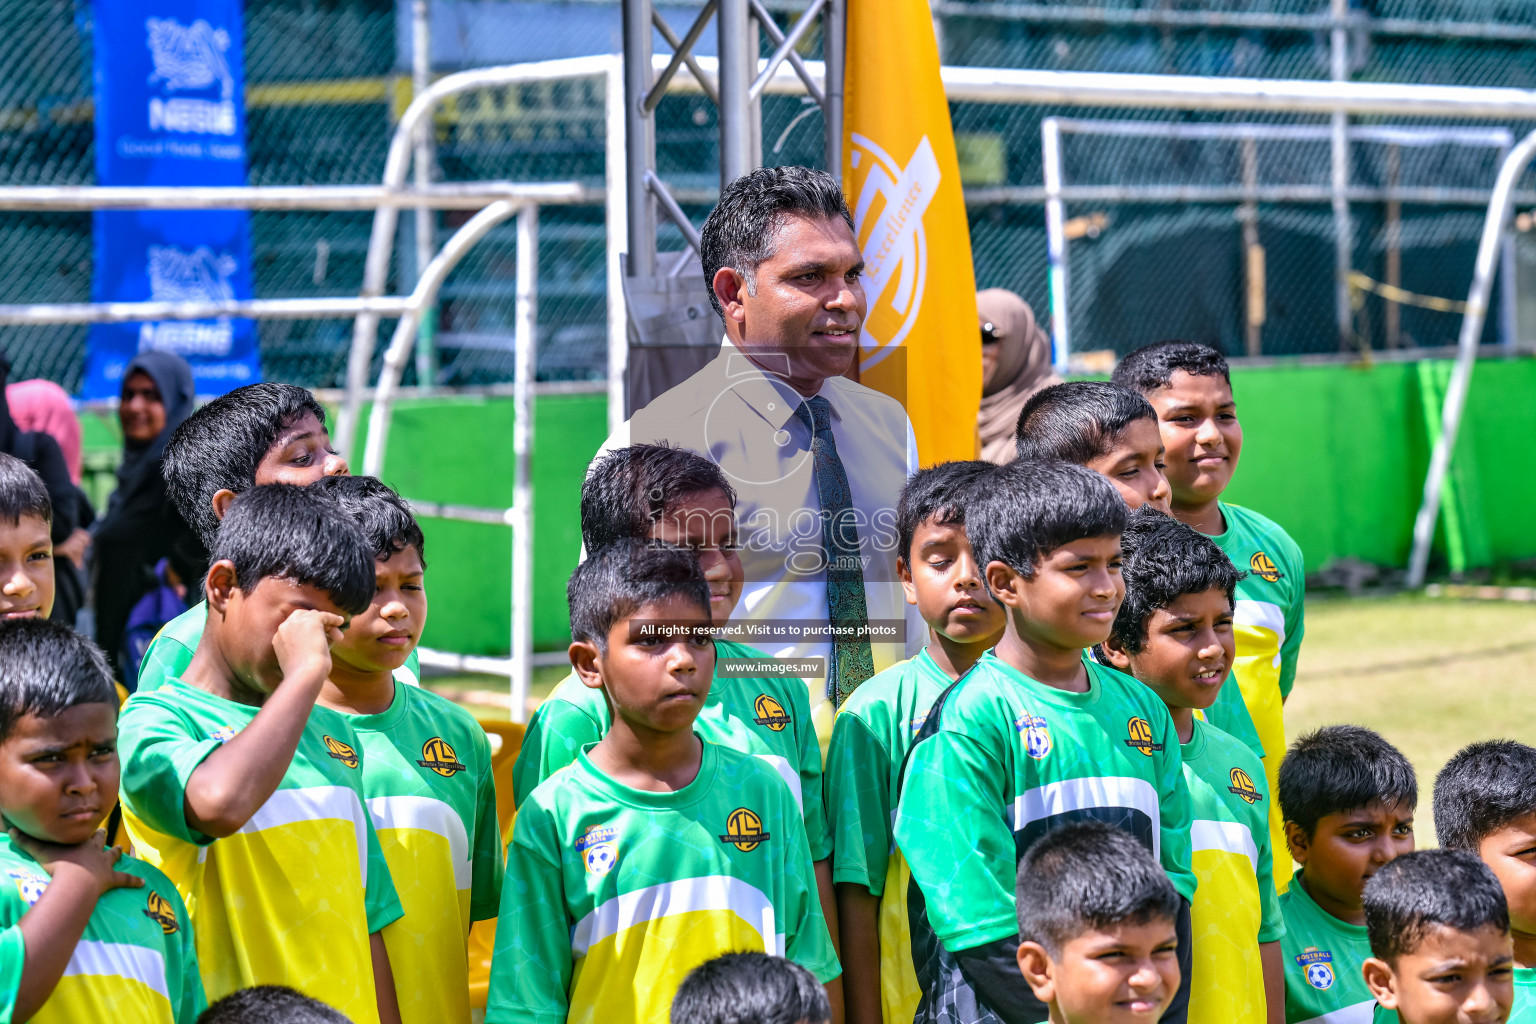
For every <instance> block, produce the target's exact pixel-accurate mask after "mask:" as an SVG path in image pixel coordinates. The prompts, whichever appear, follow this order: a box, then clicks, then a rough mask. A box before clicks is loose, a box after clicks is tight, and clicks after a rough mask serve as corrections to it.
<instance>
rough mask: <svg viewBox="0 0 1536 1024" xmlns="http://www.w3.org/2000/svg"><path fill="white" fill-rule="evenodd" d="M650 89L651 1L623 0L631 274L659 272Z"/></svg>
mask: <svg viewBox="0 0 1536 1024" xmlns="http://www.w3.org/2000/svg"><path fill="white" fill-rule="evenodd" d="M650 91H651V0H624V194H625V197H626V199H627V201H628V206H629V218H628V220H629V225H628V226H629V276H630V277H649V276H651V275H652V274H654V273H656V204H655V203H654V202H653V201H652V199H651V195H650V193H649V192H648V191H646V188H645V174H646V172H647V171H649V170H650V169H651V168H653V167H655V166H656V121H655V119H654V118H653V117H651V116H650V111H648V110H647V109H646V105H647V104H646V96H647V94H648V93H649V92H650Z"/></svg>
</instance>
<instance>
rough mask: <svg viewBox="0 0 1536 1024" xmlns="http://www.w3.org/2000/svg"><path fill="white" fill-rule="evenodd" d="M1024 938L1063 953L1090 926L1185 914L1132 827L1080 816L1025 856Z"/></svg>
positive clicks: (1020, 895) (1021, 889)
mask: <svg viewBox="0 0 1536 1024" xmlns="http://www.w3.org/2000/svg"><path fill="white" fill-rule="evenodd" d="M1016 895H1017V904H1018V915H1019V941H1020V942H1038V943H1040V945H1042V946H1044V947H1045V950H1046V952H1048V953H1050V954H1051V956H1053V957H1056V956H1060V955H1061V950H1062V947H1063V946H1065V945H1066V944H1067V943H1068V942H1070V941H1071V940H1072V939H1074V938H1076V937H1077V936H1079V935H1081V934H1082V933H1083V932H1085V931H1090V930H1101V929H1105V928H1110V927H1113V926H1114V925H1117V924H1125V923H1129V924H1133V925H1138V924H1146V923H1148V922H1149V921H1153V920H1161V919H1167V920H1168V921H1170V922H1172V921H1174V920H1175V918H1176V915H1177V914H1178V912H1179V894H1178V892H1177V891H1175V889H1174V888H1173V883H1172V882H1170V881H1168V875H1167V873H1166V872H1164V871H1163V869H1162V867H1161V866H1160V865H1159V864H1158V863H1157V861H1155V860H1153V859H1152V854H1151V853H1149V852H1148V851H1147V848H1146V847H1145V846H1142V845H1141V843H1139V842H1137V841H1136V840H1135V839H1134V838H1133V837H1132V836H1131V834H1130V833H1129V832H1126V831H1124V830H1122V829H1119V828H1116V827H1115V826H1113V825H1110V824H1107V823H1105V822H1102V821H1093V820H1088V821H1079V822H1074V823H1072V824H1070V825H1064V826H1062V827H1061V828H1058V829H1054V830H1052V831H1050V832H1047V833H1046V834H1045V835H1044V836H1043V837H1041V838H1040V839H1039V840H1037V841H1036V842H1035V843H1034V845H1032V846H1031V847H1030V848H1029V849H1028V850H1026V851H1025V853H1024V856H1023V857H1021V858H1020V859H1019V874H1018V889H1017V894H1016Z"/></svg>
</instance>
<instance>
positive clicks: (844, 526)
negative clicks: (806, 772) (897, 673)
mask: <svg viewBox="0 0 1536 1024" xmlns="http://www.w3.org/2000/svg"><path fill="white" fill-rule="evenodd" d="M795 414H796V415H797V416H799V417H800V420H801V422H802V423H804V424H805V425H806V426H807V427H809V428H810V431H811V458H812V459H813V460H814V465H815V472H816V498H817V500H818V501H819V502H820V503H821V550H822V554H823V555H824V556H825V557H826V562H827V612H828V618H829V620H830V621H831V624H832V625H833V626H834V627H844V628H848V629H852V630H857V632H856V633H847V634H842V635H840V636H838V637H836V638H834V640H833V641H832V658H831V660H830V662H829V663H828V664H827V697H828V699H830V700H831V701H832V705H833V707H840V706H842V703H843V701H844V700H846V699H847V697H848V695H849V694H850V693H852V692H853V691H854V689H855V688H857V687H858V685H859V684H860V683H862V682H863V681H864V680H866V679H868V678H869V677H870V676H872V675H874V674H875V660H874V657H873V655H872V654H871V653H870V649H869V635H868V633H867V629H868V625H869V605H868V603H867V602H866V601H865V598H864V563H863V561H862V560H861V556H860V553H859V531H858V521H857V519H856V517H855V515H856V514H855V512H854V510H853V492H852V491H851V490H850V489H849V487H848V474H847V473H846V472H844V470H843V460H842V459H840V458H838V456H837V442H836V441H835V440H834V439H833V437H832V406H831V404H830V403H828V402H827V400H826V399H825V398H822V397H821V396H820V395H817V396H816V397H814V398H807V399H806V400H805V402H804V404H802V405H800V406H799V407H797V408H796V409H795Z"/></svg>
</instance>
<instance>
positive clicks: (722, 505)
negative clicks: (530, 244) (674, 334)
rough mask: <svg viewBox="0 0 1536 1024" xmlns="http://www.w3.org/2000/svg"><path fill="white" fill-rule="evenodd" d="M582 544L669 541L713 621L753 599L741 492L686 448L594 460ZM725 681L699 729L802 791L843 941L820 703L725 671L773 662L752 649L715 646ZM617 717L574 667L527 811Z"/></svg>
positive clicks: (534, 725)
mask: <svg viewBox="0 0 1536 1024" xmlns="http://www.w3.org/2000/svg"><path fill="white" fill-rule="evenodd" d="M581 536H582V542H583V544H584V545H585V546H586V550H587V551H588V552H592V551H596V550H597V549H599V548H602V547H606V546H608V545H610V544H618V543H629V542H631V541H637V540H641V541H643V540H647V539H649V540H657V541H663V542H666V543H668V544H675V545H677V546H679V547H683V548H687V549H689V550H690V551H692V552H694V553H695V554H696V555H697V557H698V559H699V566H700V568H701V569H702V570H703V572H704V578H705V579H706V580H707V581H708V582H709V614H710V618H711V620H712V621H713V622H714V624H715V625H717V626H723V625H725V624H726V623H727V622H729V621H730V618H731V613H732V612H733V611H735V610H736V602H737V601H738V600H739V599H740V598H741V587H742V568H741V557H740V555H739V554H738V553H737V544H736V493H735V491H733V490H732V489H731V485H730V484H729V483H727V482H726V479H725V474H724V473H723V472H721V470H720V467H719V466H717V465H716V464H715V463H713V462H711V461H710V460H709V459H706V458H704V457H703V456H701V455H698V454H696V453H694V452H691V451H688V450H686V449H683V448H673V447H671V446H668V445H663V444H636V445H630V446H629V447H627V448H618V449H615V450H614V451H611V452H608V453H607V454H605V455H603V456H602V457H601V458H600V459H598V460H597V461H596V462H595V463H593V465H592V468H591V469H590V470H588V472H587V478H586V480H585V481H584V482H583V483H582V486H581ZM715 658H716V670H717V676H718V677H717V678H716V679H715V681H714V685H712V686H711V687H710V689H709V696H708V697H707V698H706V700H705V702H704V708H703V710H702V711H700V712H699V720H698V722H697V723H696V724H695V726H694V728H695V729H697V730H698V733H699V735H701V736H703V737H704V738H705V739H707V740H709V741H710V742H711V743H720V744H723V745H724V746H728V747H732V748H734V749H736V750H740V751H741V752H742V753H745V754H752V755H754V756H756V757H760V758H762V759H763V761H765V762H767V763H768V764H770V765H772V766H773V768H774V770H775V771H777V772H778V773H779V775H780V776H781V777H782V778H783V779H784V782H785V784H786V785H788V786H789V789H790V791H791V792H792V793H793V794H794V797H795V803H797V804H798V805H800V809H801V818H802V820H804V822H805V835H806V839H807V841H808V842H809V843H810V847H811V859H812V860H813V861H815V870H816V885H817V891H818V893H819V894H820V899H821V907H822V913H823V915H824V916H825V917H826V919H827V924H828V927H829V928H831V929H832V931H833V935H834V936H835V935H836V934H837V923H836V911H835V905H834V903H833V898H832V867H831V860H830V858H831V854H832V840H831V838H830V836H829V835H828V833H827V816H826V809H825V804H824V802H823V798H822V782H821V748H820V746H819V744H818V742H817V739H816V728H815V725H814V724H813V723H812V721H811V711H810V699H809V697H808V695H807V693H806V689H805V685H804V684H803V683H802V682H801V681H800V680H799V678H798V677H785V678H762V677H749V678H742V677H740V676H735V675H722V674H719V670H720V669H721V668H723V667H725V666H724V665H722V662H723V663H727V664H728V663H730V662H737V663H741V662H745V661H757V662H764V661H768V660H770V659H769V658H768V656H767V655H766V654H764V653H763V652H762V651H759V650H757V649H756V648H753V647H749V646H747V645H746V644H741V643H736V642H734V641H730V640H716V641H715ZM610 721H611V716H610V714H609V709H608V702H607V701H606V700H605V699H604V698H603V693H602V691H601V690H600V689H594V688H593V687H591V686H590V685H583V683H582V680H581V679H580V677H579V675H578V673H576V672H575V671H573V672H572V673H571V674H570V675H568V676H566V678H565V680H564V681H563V682H561V683H560V685H559V686H557V687H555V690H554V692H553V693H551V694H550V696H549V699H548V700H546V701H544V702H543V703H542V704H540V705H539V707H538V709H537V710H536V711H535V712H534V714H533V719H532V720H531V721H530V722H529V723H528V731H527V733H526V734H525V735H524V738H523V746H522V749H521V750H520V751H519V752H518V755H517V763H516V764H515V765H513V768H512V796H513V799H514V800H515V801H516V803H517V806H519V807H520V806H522V803H523V801H524V800H525V799H527V797H528V794H529V793H531V792H532V791H533V788H534V787H535V786H537V785H538V784H539V783H541V782H543V781H544V780H545V779H547V778H549V777H550V776H551V775H553V774H554V773H555V772H557V771H559V770H560V769H561V768H564V767H565V766H566V765H568V764H570V763H571V762H572V761H574V760H576V754H577V752H578V751H580V750H581V748H582V747H583V746H585V745H586V744H588V743H596V742H597V741H598V740H600V739H602V738H603V734H604V733H606V732H607V731H608V725H609V722H610Z"/></svg>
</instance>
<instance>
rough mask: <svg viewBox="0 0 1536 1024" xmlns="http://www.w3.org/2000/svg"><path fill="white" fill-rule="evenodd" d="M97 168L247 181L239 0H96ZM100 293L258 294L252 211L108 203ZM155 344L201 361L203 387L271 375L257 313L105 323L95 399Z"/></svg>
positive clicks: (96, 352) (198, 371)
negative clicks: (115, 208) (264, 371)
mask: <svg viewBox="0 0 1536 1024" xmlns="http://www.w3.org/2000/svg"><path fill="white" fill-rule="evenodd" d="M94 11H95V19H96V28H95V33H94V36H95V38H94V44H95V53H96V66H95V93H96V180H97V182H98V183H99V184H102V185H243V184H245V75H244V63H243V59H242V46H243V39H242V34H241V33H242V23H241V10H240V0H96V3H95V6H94ZM94 228H95V241H96V263H95V275H94V277H93V279H92V283H91V294H92V297H93V298H94V299H95V300H96V301H98V302H113V301H116V302H126V301H144V300H152V301H157V302H192V301H211V300H218V299H248V298H250V297H251V294H252V292H251V230H250V216H249V214H247V213H246V212H245V211H244V210H171V211H147V212H142V213H123V212H98V213H97V214H96V215H95V225H94ZM150 349H159V350H162V351H167V352H175V353H177V354H178V355H181V356H185V357H186V359H187V361H188V362H190V363H191V364H192V369H193V372H194V374H195V375H196V378H197V391H198V393H199V394H222V393H223V392H225V391H228V390H229V389H230V388H235V387H239V386H240V385H242V384H249V383H251V382H252V381H254V380H257V379H259V377H260V372H261V365H260V361H259V359H258V355H257V349H256V329H255V325H254V324H253V323H252V322H251V321H249V320H228V319H223V320H199V321H162V322H156V323H135V324H96V325H93V326H92V327H91V332H90V342H89V346H88V349H87V353H86V366H85V385H84V387H83V389H82V396H83V397H85V398H110V397H115V396H116V395H117V394H118V393H119V392H120V391H121V389H122V377H123V367H124V366H126V365H127V363H128V361H129V360H131V359H132V358H133V357H134V355H135V354H137V353H139V352H143V351H147V350H150Z"/></svg>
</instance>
